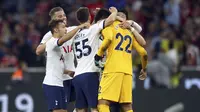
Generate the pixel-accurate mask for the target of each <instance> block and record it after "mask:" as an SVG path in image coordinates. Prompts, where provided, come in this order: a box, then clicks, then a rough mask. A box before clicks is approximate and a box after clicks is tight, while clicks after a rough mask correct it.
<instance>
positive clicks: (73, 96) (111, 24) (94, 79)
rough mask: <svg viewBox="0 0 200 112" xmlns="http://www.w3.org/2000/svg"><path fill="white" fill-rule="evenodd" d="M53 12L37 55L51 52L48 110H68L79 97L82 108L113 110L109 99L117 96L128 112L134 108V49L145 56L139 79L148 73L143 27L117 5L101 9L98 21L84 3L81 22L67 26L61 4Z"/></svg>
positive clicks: (83, 110) (77, 103)
mask: <svg viewBox="0 0 200 112" xmlns="http://www.w3.org/2000/svg"><path fill="white" fill-rule="evenodd" d="M49 15H50V17H51V20H50V21H49V29H50V31H49V32H48V33H46V34H45V35H44V37H43V39H42V41H41V44H40V45H38V47H37V49H36V54H37V55H41V54H42V53H44V52H46V75H45V78H44V81H43V89H44V94H45V99H46V100H47V104H48V110H49V111H53V112H67V103H69V102H74V103H75V108H76V109H75V110H74V111H77V112H87V111H88V109H90V111H91V112H110V109H109V106H110V104H111V103H112V102H118V103H119V104H120V105H121V109H122V110H123V111H124V112H133V109H132V72H133V70H132V50H133V49H135V50H136V51H137V52H138V53H139V55H140V56H141V64H142V70H141V72H140V76H139V79H140V80H144V79H145V78H146V65H147V52H146V50H145V49H144V48H143V47H142V46H143V45H145V44H146V42H145V40H144V38H143V37H142V36H141V35H140V34H139V32H141V30H142V28H141V27H140V26H139V25H138V24H137V23H136V22H134V21H132V20H127V19H128V18H127V16H128V14H127V12H126V11H124V10H121V11H120V10H119V11H118V10H117V9H116V8H115V7H110V8H109V9H108V10H107V9H104V8H102V9H97V11H96V15H95V17H94V21H91V15H90V12H89V9H88V8H86V7H80V8H79V9H78V10H77V11H76V18H77V21H78V22H79V23H80V25H79V26H71V27H66V26H67V18H66V15H65V13H64V10H63V9H62V8H61V7H55V8H53V9H51V11H50V12H49ZM104 61H105V62H104ZM75 63H76V64H75ZM75 65H76V66H75Z"/></svg>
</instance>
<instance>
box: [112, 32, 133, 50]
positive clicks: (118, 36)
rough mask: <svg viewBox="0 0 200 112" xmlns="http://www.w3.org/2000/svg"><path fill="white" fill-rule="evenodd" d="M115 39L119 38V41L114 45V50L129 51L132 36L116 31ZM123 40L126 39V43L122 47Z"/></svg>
mask: <svg viewBox="0 0 200 112" xmlns="http://www.w3.org/2000/svg"><path fill="white" fill-rule="evenodd" d="M116 39H120V42H119V43H118V44H117V46H116V47H115V50H119V51H126V52H127V53H131V50H130V47H131V43H132V38H131V37H130V36H129V35H126V36H122V35H121V34H120V33H117V35H116ZM124 41H128V44H127V45H126V47H125V48H123V47H122V44H123V42H124Z"/></svg>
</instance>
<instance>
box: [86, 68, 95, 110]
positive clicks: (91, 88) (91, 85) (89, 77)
mask: <svg viewBox="0 0 200 112" xmlns="http://www.w3.org/2000/svg"><path fill="white" fill-rule="evenodd" d="M83 75H85V81H84V88H83V91H84V94H85V96H86V98H87V102H88V108H90V109H91V112H98V110H97V104H98V100H97V99H98V88H99V73H97V72H90V73H85V74H83Z"/></svg>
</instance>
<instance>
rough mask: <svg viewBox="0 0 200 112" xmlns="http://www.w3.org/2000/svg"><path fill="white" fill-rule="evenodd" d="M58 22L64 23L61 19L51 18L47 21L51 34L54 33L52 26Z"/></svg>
mask: <svg viewBox="0 0 200 112" xmlns="http://www.w3.org/2000/svg"><path fill="white" fill-rule="evenodd" d="M59 23H64V22H63V20H53V19H52V20H51V21H49V25H48V26H49V28H50V31H51V33H52V34H53V33H54V30H53V29H54V28H55V27H56V26H57V25H58V24H59Z"/></svg>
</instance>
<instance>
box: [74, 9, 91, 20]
mask: <svg viewBox="0 0 200 112" xmlns="http://www.w3.org/2000/svg"><path fill="white" fill-rule="evenodd" d="M89 15H90V12H89V9H88V8H87V7H80V8H79V9H78V10H77V11H76V19H77V21H78V22H79V23H85V22H87V21H88V19H89Z"/></svg>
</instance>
